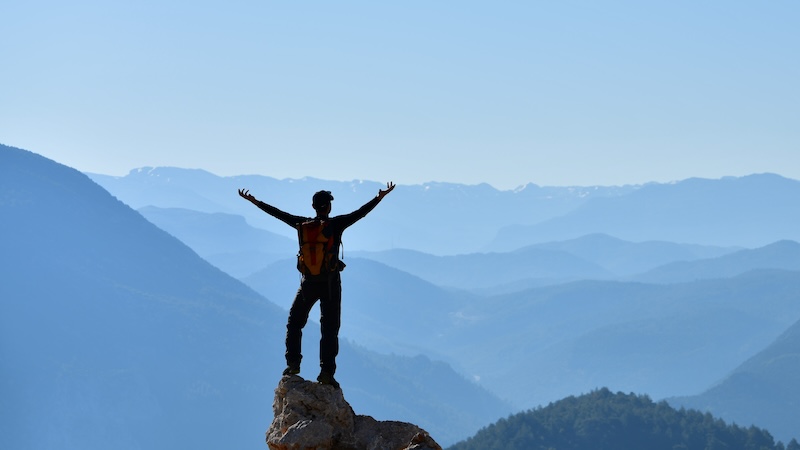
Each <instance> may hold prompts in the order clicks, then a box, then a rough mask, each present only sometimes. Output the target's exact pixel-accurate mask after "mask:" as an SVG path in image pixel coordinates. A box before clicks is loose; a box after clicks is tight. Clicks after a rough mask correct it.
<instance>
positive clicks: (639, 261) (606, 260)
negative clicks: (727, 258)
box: [525, 233, 738, 276]
mask: <svg viewBox="0 0 800 450" xmlns="http://www.w3.org/2000/svg"><path fill="white" fill-rule="evenodd" d="M525 248H539V249H547V250H551V251H556V250H557V251H564V252H568V253H570V254H572V255H575V256H577V257H579V258H582V259H584V260H586V261H589V262H591V263H594V264H597V265H598V266H600V267H602V268H604V269H605V270H608V271H610V272H611V273H613V274H614V275H616V276H625V275H632V274H637V273H641V272H644V271H646V270H648V269H652V268H656V267H659V266H663V265H665V264H669V263H673V262H678V261H694V260H697V259H706V258H714V257H717V256H722V255H725V254H728V253H731V252H734V251H736V250H738V249H737V248H731V247H717V246H709V245H693V244H677V243H674V242H666V241H643V242H630V241H625V240H622V239H618V238H615V237H613V236H609V235H607V234H602V233H593V234H588V235H585V236H580V237H578V238H575V239H568V240H566V241H554V242H546V243H542V244H534V245H531V246H530V247H525Z"/></svg>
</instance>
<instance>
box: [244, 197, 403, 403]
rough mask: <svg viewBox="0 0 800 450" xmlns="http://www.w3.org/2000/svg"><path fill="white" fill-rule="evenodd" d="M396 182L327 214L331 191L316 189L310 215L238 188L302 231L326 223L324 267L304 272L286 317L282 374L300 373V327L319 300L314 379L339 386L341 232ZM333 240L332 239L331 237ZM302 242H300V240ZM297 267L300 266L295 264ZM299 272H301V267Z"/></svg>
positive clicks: (274, 215) (329, 206) (373, 204)
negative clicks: (343, 210) (367, 198)
mask: <svg viewBox="0 0 800 450" xmlns="http://www.w3.org/2000/svg"><path fill="white" fill-rule="evenodd" d="M394 187H395V184H394V183H392V182H389V183H386V189H378V195H377V196H375V198H373V199H372V200H370V201H368V202H367V203H365V204H364V206H362V207H361V208H359V209H357V210H355V211H353V212H351V213H350V214H344V215H340V216H335V217H330V213H331V202H332V201H333V195H331V192H330V191H319V192H317V193H315V194H314V196H313V197H312V199H311V206H312V207H313V208H314V211H315V212H316V216H315V217H313V218H309V217H303V216H295V215H292V214H289V213H287V212H284V211H281V210H280V209H278V208H276V207H274V206H272V205H268V204H267V203H264V202H262V201H260V200H258V199H256V198H255V197H254V196H253V195H252V194H250V191H249V190H247V189H239V195H240V196H241V197H242V198H244V199H246V200H248V201H250V202H251V203H252V204H254V205H256V206H257V207H258V208H260V209H261V210H262V211H264V212H265V213H267V214H269V215H271V216H272V217H275V218H276V219H278V220H280V221H282V222H284V223H286V224H288V225H289V226H291V227H292V228H295V229H297V230H298V233H299V235H302V231H300V230H301V225H302V224H304V223H308V222H310V221H324V222H325V227H324V229H323V231H322V234H323V235H324V236H325V237H326V238H327V239H328V242H330V245H329V246H328V249H329V250H328V251H327V252H326V257H327V258H329V261H328V264H326V267H325V268H324V269H323V270H322V271H321V272H320V273H318V274H316V275H313V274H310V273H303V275H302V277H301V281H300V288H299V289H298V290H297V294H296V295H295V298H294V301H293V302H292V307H291V308H290V310H289V319H288V321H287V324H286V369H285V370H284V371H283V375H284V376H288V375H296V374H298V373H300V361H301V360H302V352H301V345H302V337H303V327H305V325H306V322H307V321H308V315H309V313H310V312H311V308H312V307H313V306H314V304H315V303H316V302H317V300H319V302H320V328H321V334H322V337H321V339H320V349H319V358H320V374H319V376H318V377H317V381H319V382H320V383H323V384H328V385H332V386H333V387H335V388H337V389H338V388H339V383H338V382H337V381H336V379H335V378H334V374H335V373H336V356H337V355H338V353H339V326H340V321H341V302H342V284H341V283H342V282H341V276H340V274H339V272H340V271H341V270H342V269H343V268H344V263H343V262H342V261H340V260H339V247H340V245H341V243H342V233H343V232H344V230H345V229H347V227H349V226H350V225H353V224H354V223H356V222H357V221H359V220H360V219H362V218H364V216H366V215H367V214H368V213H369V212H370V211H372V210H373V209H374V208H375V207H376V206H377V205H378V203H380V201H381V200H383V198H384V197H385V196H386V195H387V194H388V193H390V192H392V190H393V189H394ZM331 240H332V241H331ZM301 244H302V242H301ZM298 268H299V267H298ZM301 272H303V271H302V270H301Z"/></svg>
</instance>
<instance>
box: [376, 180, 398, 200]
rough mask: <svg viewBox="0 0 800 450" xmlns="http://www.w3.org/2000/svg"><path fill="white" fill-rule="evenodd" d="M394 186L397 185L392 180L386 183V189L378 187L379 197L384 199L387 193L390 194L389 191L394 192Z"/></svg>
mask: <svg viewBox="0 0 800 450" xmlns="http://www.w3.org/2000/svg"><path fill="white" fill-rule="evenodd" d="M394 187H395V184H394V183H392V182H391V181H390V182H388V183H386V189H378V198H380V199H382V198H383V197H386V194H388V193H389V192H392V190H393V189H394Z"/></svg>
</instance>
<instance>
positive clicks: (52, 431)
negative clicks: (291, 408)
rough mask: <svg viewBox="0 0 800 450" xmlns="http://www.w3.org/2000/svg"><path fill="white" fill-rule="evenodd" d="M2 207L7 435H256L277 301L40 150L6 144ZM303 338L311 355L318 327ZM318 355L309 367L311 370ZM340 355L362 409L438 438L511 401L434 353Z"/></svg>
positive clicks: (170, 443) (81, 443)
mask: <svg viewBox="0 0 800 450" xmlns="http://www.w3.org/2000/svg"><path fill="white" fill-rule="evenodd" d="M0 212H1V213H2V217H3V220H2V222H0V252H1V253H2V255H3V259H2V273H3V280H2V281H3V282H2V283H0V354H1V355H2V358H0V373H2V377H0V392H2V393H3V399H4V404H3V408H2V409H0V434H2V435H3V442H4V444H7V445H8V447H9V448H64V449H72V448H80V449H101V448H102V449H105V448H150V449H159V448H165V449H166V448H209V449H210V448H241V449H246V448H262V447H263V445H264V443H263V442H264V441H263V436H264V434H263V433H264V430H265V429H266V426H267V425H268V424H269V421H270V416H271V402H272V389H273V388H274V386H275V385H276V384H277V381H278V378H279V377H280V372H281V370H282V369H283V366H284V361H283V336H284V330H285V320H286V311H285V310H284V309H281V308H279V307H278V306H276V305H274V304H273V303H271V302H269V301H267V300H266V299H264V298H263V297H262V296H260V295H258V294H257V293H255V292H254V291H253V290H252V289H250V288H248V287H247V286H245V285H244V284H242V283H241V282H239V281H237V280H235V279H234V278H232V277H230V276H229V275H227V274H225V273H223V272H222V271H220V270H218V269H216V268H215V267H213V266H211V265H210V264H208V263H207V262H206V261H204V260H202V259H201V258H199V257H198V256H197V254H196V253H194V252H193V251H192V250H191V249H189V248H188V247H187V246H185V245H184V244H182V243H181V242H180V241H178V240H177V239H175V238H174V237H172V236H170V235H169V234H167V233H166V232H164V231H162V230H160V229H159V228H157V227H155V226H154V225H153V224H151V223H150V222H148V221H147V220H145V219H144V218H143V217H142V216H141V215H140V214H139V213H137V212H136V211H134V210H132V209H130V208H129V207H128V206H127V205H125V204H123V203H121V202H120V201H118V200H116V199H115V198H113V197H112V196H111V195H109V194H108V192H106V191H104V190H103V189H102V188H100V187H99V186H97V185H96V184H95V183H93V182H92V181H91V180H89V179H88V178H87V177H86V176H85V175H83V174H81V173H79V172H77V171H75V170H73V169H70V168H68V167H65V166H63V165H60V164H57V163H55V162H53V161H50V160H47V159H45V158H42V157H41V156H39V155H36V154H33V153H30V152H27V151H24V150H19V149H15V148H11V147H4V146H3V147H0ZM305 339H306V343H307V348H308V349H309V350H308V353H309V354H311V355H313V354H314V352H313V350H310V349H313V348H314V342H316V341H318V339H319V334H318V331H317V330H316V329H315V328H314V327H313V326H310V327H308V328H307V333H306V338H305ZM313 360H314V358H313V357H310V358H308V361H309V364H307V365H304V368H303V373H302V375H303V376H305V377H309V378H312V377H315V376H316V371H315V367H314V366H315V364H314V363H313ZM340 360H341V364H340V372H341V376H340V377H339V380H340V382H341V383H342V387H343V389H345V390H348V392H352V395H350V394H348V397H349V398H352V400H351V401H352V403H353V406H354V407H356V408H357V409H358V410H359V412H361V413H363V414H370V415H373V416H375V417H376V418H377V419H380V420H389V419H395V420H405V421H409V422H414V423H419V424H421V426H424V427H425V428H426V429H429V430H430V431H431V432H432V433H437V438H438V439H440V442H452V441H454V440H455V439H458V438H461V437H463V436H466V435H467V434H469V433H472V432H474V430H476V429H477V428H478V427H479V426H481V425H483V424H485V423H487V422H488V421H490V420H494V419H495V418H496V417H499V416H502V415H504V414H506V413H507V412H508V411H509V409H508V407H507V406H506V405H505V404H503V403H502V402H500V401H498V400H497V399H496V397H493V396H492V395H490V394H488V393H487V392H486V391H485V390H483V389H480V388H478V387H477V386H475V385H474V384H472V383H470V382H468V381H467V380H465V379H464V378H463V377H460V376H458V375H456V374H455V373H454V372H453V371H452V369H450V368H449V367H448V366H447V365H445V364H442V363H438V362H434V361H431V360H429V359H427V358H402V357H396V356H378V355H374V354H371V353H369V352H366V351H364V350H363V349H360V348H357V347H354V346H352V345H349V344H348V343H347V342H343V343H342V348H341V354H340ZM443 386H446V387H447V389H445V388H443ZM454 412H457V414H456V413H454Z"/></svg>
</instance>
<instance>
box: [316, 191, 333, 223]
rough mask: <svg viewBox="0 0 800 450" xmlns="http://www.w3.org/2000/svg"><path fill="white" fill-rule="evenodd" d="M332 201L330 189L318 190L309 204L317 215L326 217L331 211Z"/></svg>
mask: <svg viewBox="0 0 800 450" xmlns="http://www.w3.org/2000/svg"><path fill="white" fill-rule="evenodd" d="M332 201H333V195H331V191H319V192H317V193H316V194H314V197H312V199H311V206H312V207H313V208H314V211H316V212H317V215H318V216H320V217H326V216H327V215H328V213H330V212H331V202H332Z"/></svg>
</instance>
